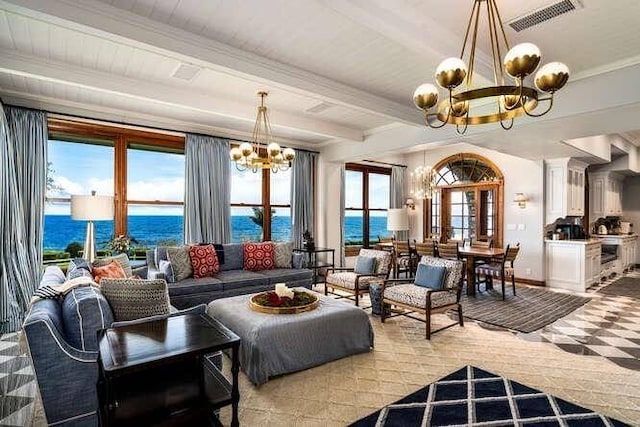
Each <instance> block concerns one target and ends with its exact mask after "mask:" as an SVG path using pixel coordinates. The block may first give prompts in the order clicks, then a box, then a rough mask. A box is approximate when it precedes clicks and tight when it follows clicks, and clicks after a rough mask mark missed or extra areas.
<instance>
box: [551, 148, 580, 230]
mask: <svg viewBox="0 0 640 427" xmlns="http://www.w3.org/2000/svg"><path fill="white" fill-rule="evenodd" d="M586 167H587V164H586V163H583V162H581V161H579V160H575V159H570V158H563V159H551V160H545V199H546V207H545V212H546V223H547V224H551V223H552V222H554V221H555V220H557V219H558V218H564V217H567V216H584V191H585V190H584V189H585V169H586Z"/></svg>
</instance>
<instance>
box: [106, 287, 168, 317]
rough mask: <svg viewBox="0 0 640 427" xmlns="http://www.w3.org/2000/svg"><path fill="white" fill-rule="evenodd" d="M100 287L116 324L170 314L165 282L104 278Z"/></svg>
mask: <svg viewBox="0 0 640 427" xmlns="http://www.w3.org/2000/svg"><path fill="white" fill-rule="evenodd" d="M100 285H101V286H100V287H101V290H102V294H103V295H104V296H105V298H106V299H107V301H109V305H110V306H111V310H112V311H113V317H114V318H115V320H116V321H117V322H120V321H123V320H134V319H140V318H141V317H149V316H157V315H161V314H169V313H170V310H169V290H168V288H167V282H166V281H165V280H162V279H159V280H134V279H111V278H104V279H103V280H102V283H101V284H100Z"/></svg>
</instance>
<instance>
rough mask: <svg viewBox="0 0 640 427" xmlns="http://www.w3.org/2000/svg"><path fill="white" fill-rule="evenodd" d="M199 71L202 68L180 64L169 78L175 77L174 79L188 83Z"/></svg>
mask: <svg viewBox="0 0 640 427" xmlns="http://www.w3.org/2000/svg"><path fill="white" fill-rule="evenodd" d="M201 69H202V68H200V67H198V66H195V65H191V64H180V65H178V68H176V69H175V71H174V72H173V74H172V75H171V76H172V77H175V78H176V79H180V80H187V81H189V80H191V79H193V78H194V77H195V76H196V75H197V74H198V73H199V72H200V70H201Z"/></svg>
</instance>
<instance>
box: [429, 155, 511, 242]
mask: <svg viewBox="0 0 640 427" xmlns="http://www.w3.org/2000/svg"><path fill="white" fill-rule="evenodd" d="M469 159H473V160H477V161H479V162H482V163H484V164H485V165H486V166H487V167H488V168H489V169H491V170H492V171H493V172H494V174H495V177H496V178H495V179H492V180H486V181H480V182H462V183H453V184H450V185H440V186H438V190H439V191H438V192H437V193H436V194H435V195H434V198H437V199H436V200H437V203H439V204H440V215H439V217H438V219H439V224H437V225H436V227H437V229H438V230H439V231H440V234H439V237H440V242H446V241H447V236H448V234H449V232H450V229H449V228H450V227H449V224H450V222H451V221H450V219H451V212H450V208H451V206H450V204H449V203H447V200H448V195H449V194H450V192H451V191H475V192H476V200H477V201H478V205H477V206H476V212H475V215H476V224H475V230H476V233H475V234H476V237H475V238H476V239H478V238H479V239H486V238H487V236H486V235H482V234H480V233H479V230H481V229H482V222H481V221H482V220H483V218H482V212H483V211H484V209H483V206H481V197H480V195H481V192H482V191H483V190H488V189H490V190H494V191H495V196H496V197H495V199H494V200H493V202H492V203H493V206H494V223H493V230H494V234H493V236H492V237H491V239H492V240H493V246H495V247H498V248H499V247H502V240H503V236H504V175H503V174H502V171H500V169H499V168H498V167H497V166H496V165H495V164H494V163H493V162H492V161H491V160H489V159H487V158H486V157H483V156H480V155H478V154H475V153H458V154H454V155H452V156H449V157H446V158H444V159H442V160H440V161H439V162H438V163H437V164H436V165H435V166H434V167H433V170H434V171H436V173H438V172H439V171H440V169H442V168H443V167H444V166H447V165H448V164H451V163H452V162H455V161H459V160H469ZM483 176H484V175H483ZM424 206H425V209H424V210H423V225H424V227H423V239H424V240H427V239H432V238H433V234H432V229H433V228H434V227H433V226H434V224H432V202H431V200H429V199H425V203H424Z"/></svg>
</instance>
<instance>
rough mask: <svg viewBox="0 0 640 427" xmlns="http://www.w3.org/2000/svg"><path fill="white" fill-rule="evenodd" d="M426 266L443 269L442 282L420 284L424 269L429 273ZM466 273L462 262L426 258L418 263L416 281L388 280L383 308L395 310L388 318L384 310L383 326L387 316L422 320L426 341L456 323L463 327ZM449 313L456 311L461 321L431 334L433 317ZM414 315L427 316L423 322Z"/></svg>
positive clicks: (384, 289) (384, 288) (384, 292)
mask: <svg viewBox="0 0 640 427" xmlns="http://www.w3.org/2000/svg"><path fill="white" fill-rule="evenodd" d="M421 264H422V266H421ZM427 266H432V267H444V269H445V271H444V272H442V273H443V274H441V276H440V281H441V283H438V284H436V283H433V284H432V283H426V284H425V283H423V282H421V280H423V277H424V276H422V274H421V273H422V270H427V268H426V267H427ZM440 270H442V269H440ZM463 271H464V268H463V262H462V261H459V260H449V259H444V258H434V257H430V256H424V257H422V259H421V260H420V263H419V264H418V271H417V272H416V277H415V278H414V279H393V280H385V282H384V285H383V288H382V298H381V308H383V307H384V304H390V305H392V306H394V307H395V310H393V313H394V314H392V315H390V316H389V315H385V312H384V310H382V311H381V313H382V314H381V317H380V318H381V320H382V322H383V323H384V321H385V319H386V318H387V317H395V316H399V315H405V316H408V317H411V318H412V319H416V320H420V321H421V322H425V323H426V337H427V339H431V334H433V333H436V332H438V331H441V330H443V329H446V328H449V327H451V326H454V325H456V324H459V325H460V326H464V321H463V319H462V306H461V305H460V295H461V291H462V277H463ZM416 283H420V284H416ZM428 286H431V287H428ZM392 308H393V307H392ZM449 310H456V311H457V313H458V322H456V323H452V324H449V325H447V326H445V327H442V328H440V329H437V330H435V331H431V315H432V314H436V313H444V312H446V311H449ZM413 313H418V314H420V315H423V316H425V317H424V320H423V319H422V318H420V317H415V316H413V315H412V314H413Z"/></svg>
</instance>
